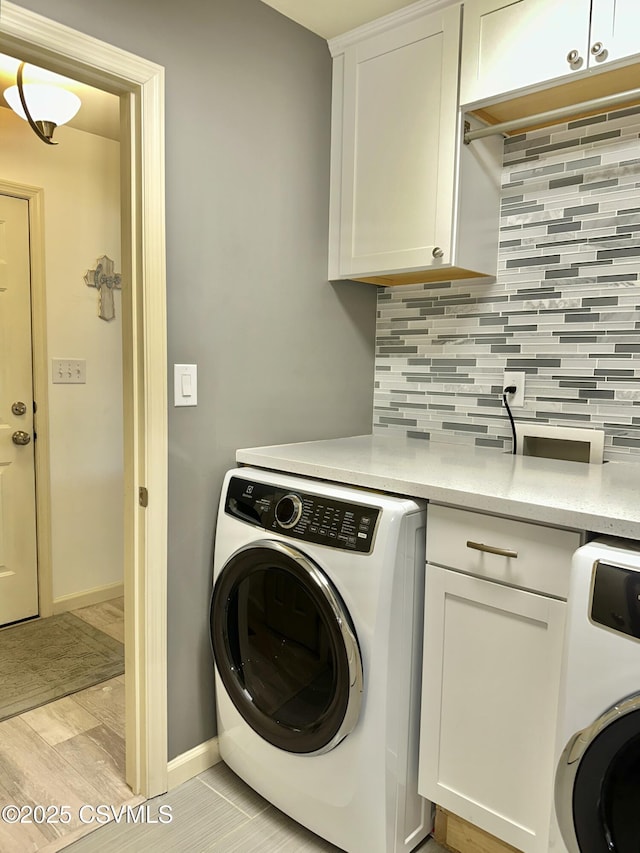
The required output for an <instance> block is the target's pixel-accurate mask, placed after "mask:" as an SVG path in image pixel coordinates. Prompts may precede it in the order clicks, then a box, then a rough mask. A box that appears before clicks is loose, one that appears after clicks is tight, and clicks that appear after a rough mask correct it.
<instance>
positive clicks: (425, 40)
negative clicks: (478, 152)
mask: <svg viewBox="0 0 640 853" xmlns="http://www.w3.org/2000/svg"><path fill="white" fill-rule="evenodd" d="M459 40H460V7H459V6H457V5H456V6H454V7H450V8H447V9H445V10H443V11H441V12H438V13H435V14H431V15H428V16H427V17H425V18H422V19H420V20H417V21H412V22H411V23H408V24H404V25H402V26H398V27H396V28H394V29H392V30H389V31H386V32H382V33H380V34H378V35H376V36H374V37H372V38H368V39H366V40H365V41H362V42H360V43H358V44H355V45H352V46H351V47H349V48H347V49H346V50H345V53H344V67H343V72H344V78H343V86H342V95H343V102H342V110H341V118H342V128H341V131H342V135H341V139H340V140H338V141H337V144H338V145H339V146H340V148H341V152H342V163H341V167H342V168H341V176H342V180H341V192H340V197H341V204H340V207H341V209H340V235H339V243H340V251H339V274H340V275H342V276H348V275H350V274H351V275H356V274H359V273H368V272H370V271H374V270H375V271H385V270H394V269H411V268H415V267H424V266H425V265H426V266H429V264H432V263H434V258H433V255H432V253H433V251H434V248H435V247H438V250H437V251H438V253H441V254H439V258H438V261H437V262H438V263H439V264H442V263H446V262H447V261H449V262H450V255H451V239H452V216H453V188H454V180H455V179H454V175H455V163H456V154H455V152H456V131H457V85H458V52H459ZM334 108H335V103H334Z"/></svg>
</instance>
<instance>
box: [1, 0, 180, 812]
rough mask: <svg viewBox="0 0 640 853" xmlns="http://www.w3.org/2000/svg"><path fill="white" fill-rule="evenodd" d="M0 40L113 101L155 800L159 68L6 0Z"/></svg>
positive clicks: (160, 486) (135, 641) (162, 437)
mask: <svg viewBox="0 0 640 853" xmlns="http://www.w3.org/2000/svg"><path fill="white" fill-rule="evenodd" d="M0 34H1V35H2V41H3V50H4V51H6V52H7V53H11V54H12V55H14V56H17V57H19V58H21V59H24V60H25V61H27V62H34V63H36V64H39V65H41V66H45V67H47V68H49V69H51V70H53V71H56V72H58V73H60V74H65V75H67V76H71V77H74V78H75V79H77V80H80V81H81V82H84V83H87V84H89V85H92V86H96V87H98V88H101V89H104V90H106V91H110V92H112V93H113V94H116V95H119V96H120V103H121V139H120V144H121V175H122V186H121V204H122V272H123V280H124V281H127V282H129V283H130V287H129V288H123V292H122V338H123V391H124V401H123V414H124V504H125V513H124V541H125V553H124V578H125V691H126V754H127V761H126V765H127V769H126V778H127V783H128V784H129V785H130V787H131V788H132V789H133V791H134V793H136V794H143V795H144V796H146V797H152V796H155V795H157V794H160V793H163V792H164V791H166V790H167V664H166V658H167V655H166V635H167V631H166V625H167V619H166V612H167V597H166V586H167V585H166V574H167V458H168V441H167V366H166V259H165V191H164V69H163V68H162V66H160V65H156V64H155V63H152V62H149V61H147V60H145V59H142V58H141V57H138V56H135V55H134V54H131V53H128V52H126V51H124V50H121V49H120V48H117V47H115V46H113V45H109V44H107V43H105V42H102V41H100V40H98V39H95V38H93V37H91V36H87V35H85V34H83V33H80V32H78V31H77V30H73V29H71V28H70V27H66V26H64V25H62V24H59V23H57V22H55V21H52V20H49V19H48V18H45V17H43V16H41V15H37V14H35V13H34V12H31V11H28V10H25V9H22V8H21V7H19V6H16V5H15V4H14V3H10V2H8V1H7V0H5V2H3V3H2V4H1V6H0ZM40 262H42V258H41V259H40ZM140 486H145V487H146V488H147V490H148V494H149V503H148V506H147V507H146V508H142V507H140V505H139V502H138V489H139V487H140Z"/></svg>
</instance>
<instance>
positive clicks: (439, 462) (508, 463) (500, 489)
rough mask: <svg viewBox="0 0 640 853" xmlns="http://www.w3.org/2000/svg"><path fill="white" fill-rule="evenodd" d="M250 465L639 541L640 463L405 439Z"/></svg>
mask: <svg viewBox="0 0 640 853" xmlns="http://www.w3.org/2000/svg"><path fill="white" fill-rule="evenodd" d="M236 460H237V461H238V462H239V463H243V464H246V465H254V466H256V467H259V468H269V469H272V470H274V471H285V472H288V473H291V474H301V475H303V476H306V477H315V478H317V479H322V480H333V481H334V482H338V483H347V484H350V485H354V486H364V487H366V488H369V489H375V490H376V491H381V492H392V493H395V494H400V495H407V496H410V497H416V498H427V499H428V500H433V501H437V502H439V503H447V504H452V505H454V506H460V507H465V508H467V509H477V510H480V511H485V512H491V513H498V514H501V515H508V516H513V517H515V518H523V519H528V520H530V521H538V522H543V523H548V524H553V525H556V526H558V527H569V528H573V529H576V530H589V531H593V532H595V533H606V534H610V535H612V536H622V537H626V538H628V539H638V540H640V464H638V463H631V462H629V463H626V462H607V463H605V464H604V465H589V464H585V463H581V462H563V461H558V460H555V459H553V460H552V459H534V458H531V457H524V456H513V455H510V454H506V453H501V452H499V451H496V450H491V449H485V448H472V447H464V446H459V445H453V444H451V445H446V444H440V443H437V444H436V443H431V442H429V441H424V440H422V439H416V438H405V437H404V436H400V435H399V436H381V435H360V436H352V437H350V438H336V439H328V440H325V441H308V442H302V443H299V444H280V445H272V446H270V447H249V448H244V449H242V450H238V451H237V453H236Z"/></svg>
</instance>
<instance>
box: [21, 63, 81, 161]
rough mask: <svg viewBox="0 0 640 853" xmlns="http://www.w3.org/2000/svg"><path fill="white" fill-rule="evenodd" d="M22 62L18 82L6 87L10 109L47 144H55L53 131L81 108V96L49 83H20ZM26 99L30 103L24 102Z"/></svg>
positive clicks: (22, 68)
mask: <svg viewBox="0 0 640 853" xmlns="http://www.w3.org/2000/svg"><path fill="white" fill-rule="evenodd" d="M24 65H25V63H24V62H21V63H20V65H19V66H18V73H17V76H16V82H17V86H10V87H9V88H8V89H6V90H5V93H4V97H5V100H6V101H7V103H8V104H9V106H10V107H11V109H12V110H13V111H14V113H16V114H17V115H19V116H20V118H23V119H25V121H28V122H29V125H30V126H31V129H32V130H33V132H34V133H35V134H36V136H37V137H38V138H39V139H41V140H42V141H43V142H46V143H47V145H57V144H58V143H57V142H54V141H53V139H52V136H53V131H54V130H55V129H56V127H58V126H59V125H61V124H66V123H67V122H68V121H70V120H71V119H72V118H73V117H74V115H75V114H76V113H77V112H78V110H79V109H80V98H79V97H78V96H77V95H75V94H74V93H73V92H70V91H69V90H68V89H63V88H62V87H61V86H54V85H52V84H50V83H26V84H24V85H23V83H22V73H23V71H24ZM27 101H29V106H27Z"/></svg>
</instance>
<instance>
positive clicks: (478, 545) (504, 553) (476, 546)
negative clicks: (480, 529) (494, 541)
mask: <svg viewBox="0 0 640 853" xmlns="http://www.w3.org/2000/svg"><path fill="white" fill-rule="evenodd" d="M467 548H473V550H474V551H486V552H487V554H498V556H500V557H513V558H514V559H515V558H516V557H517V556H518V552H517V551H511V550H510V549H509V548H496V547H495V546H494V545H483V544H482V542H472V541H471V540H470V539H468V540H467Z"/></svg>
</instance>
